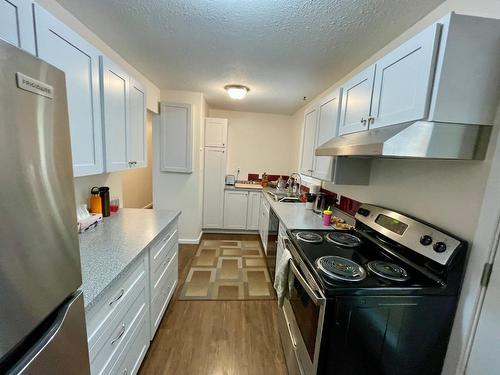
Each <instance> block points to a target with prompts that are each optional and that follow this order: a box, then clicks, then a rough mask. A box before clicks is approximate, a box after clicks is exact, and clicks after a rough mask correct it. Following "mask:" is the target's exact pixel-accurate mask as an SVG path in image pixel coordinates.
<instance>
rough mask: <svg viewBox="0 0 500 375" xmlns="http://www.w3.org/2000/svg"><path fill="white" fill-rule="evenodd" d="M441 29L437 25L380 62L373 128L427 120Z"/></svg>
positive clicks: (377, 72)
mask: <svg viewBox="0 0 500 375" xmlns="http://www.w3.org/2000/svg"><path fill="white" fill-rule="evenodd" d="M440 30H441V25H439V24H434V25H432V26H430V27H428V28H427V29H425V30H424V31H423V32H421V33H419V34H418V35H416V36H415V37H414V38H412V39H410V40H409V41H407V42H406V43H404V44H402V45H401V46H399V47H398V48H396V49H395V50H393V51H392V52H390V53H388V54H387V55H385V56H384V57H383V58H381V59H380V60H379V61H377V64H376V69H375V84H374V90H373V103H372V110H371V116H370V118H369V123H370V124H369V127H370V128H378V127H382V126H387V125H394V124H400V123H403V122H408V121H416V120H420V119H424V118H426V117H427V115H428V109H429V103H430V96H431V91H432V83H433V75H434V68H435V62H436V52H437V46H438V40H439V35H440Z"/></svg>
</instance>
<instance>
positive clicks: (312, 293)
mask: <svg viewBox="0 0 500 375" xmlns="http://www.w3.org/2000/svg"><path fill="white" fill-rule="evenodd" d="M290 268H291V269H292V272H293V274H294V275H295V277H296V278H297V280H299V282H300V284H301V285H302V286H303V287H304V289H305V291H306V292H307V294H308V295H309V297H311V299H312V300H313V302H314V304H315V305H316V306H321V305H324V304H325V301H326V298H325V296H324V295H323V293H321V291H320V290H314V289H313V288H311V285H309V283H308V282H307V280H306V279H305V278H304V276H302V274H301V273H300V271H299V269H298V268H297V266H296V265H295V262H294V261H293V259H290ZM318 294H319V296H318Z"/></svg>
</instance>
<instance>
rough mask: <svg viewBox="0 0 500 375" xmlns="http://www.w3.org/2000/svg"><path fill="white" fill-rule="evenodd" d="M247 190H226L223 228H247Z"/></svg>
mask: <svg viewBox="0 0 500 375" xmlns="http://www.w3.org/2000/svg"><path fill="white" fill-rule="evenodd" d="M247 209H248V191H237V190H226V193H225V197H224V229H247Z"/></svg>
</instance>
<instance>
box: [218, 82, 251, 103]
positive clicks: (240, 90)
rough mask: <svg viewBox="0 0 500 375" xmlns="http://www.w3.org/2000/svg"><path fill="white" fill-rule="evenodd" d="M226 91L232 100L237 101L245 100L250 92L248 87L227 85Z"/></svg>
mask: <svg viewBox="0 0 500 375" xmlns="http://www.w3.org/2000/svg"><path fill="white" fill-rule="evenodd" d="M224 89H225V90H226V91H227V94H228V95H229V96H230V97H231V98H232V99H237V100H241V99H243V98H244V97H245V96H246V95H247V92H249V91H250V89H249V88H248V87H246V86H242V85H227V86H224Z"/></svg>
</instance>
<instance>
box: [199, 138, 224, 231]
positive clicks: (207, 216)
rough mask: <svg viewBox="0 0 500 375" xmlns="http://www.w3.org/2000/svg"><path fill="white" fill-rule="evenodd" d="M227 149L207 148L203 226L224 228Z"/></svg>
mask: <svg viewBox="0 0 500 375" xmlns="http://www.w3.org/2000/svg"><path fill="white" fill-rule="evenodd" d="M225 175H226V150H224V149H221V148H215V147H214V148H208V147H207V148H205V174H204V185H203V228H207V229H209V228H222V226H223V224H224V223H223V218H224V177H225Z"/></svg>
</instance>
